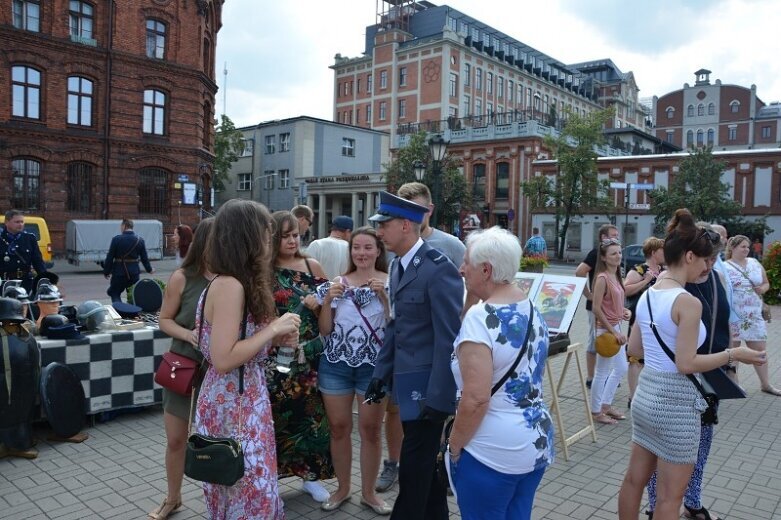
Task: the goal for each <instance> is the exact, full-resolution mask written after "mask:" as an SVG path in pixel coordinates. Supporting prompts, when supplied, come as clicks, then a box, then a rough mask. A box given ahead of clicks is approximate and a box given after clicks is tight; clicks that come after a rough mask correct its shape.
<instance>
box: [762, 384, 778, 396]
mask: <svg viewBox="0 0 781 520" xmlns="http://www.w3.org/2000/svg"><path fill="white" fill-rule="evenodd" d="M762 391H763V392H765V393H766V394H770V395H775V396H781V390H779V389H778V388H774V387H772V386H769V387H767V388H763V389H762Z"/></svg>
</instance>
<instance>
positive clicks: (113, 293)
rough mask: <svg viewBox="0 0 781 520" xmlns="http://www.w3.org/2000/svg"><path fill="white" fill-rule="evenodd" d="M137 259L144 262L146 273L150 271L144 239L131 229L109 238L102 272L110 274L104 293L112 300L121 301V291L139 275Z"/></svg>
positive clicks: (133, 282)
mask: <svg viewBox="0 0 781 520" xmlns="http://www.w3.org/2000/svg"><path fill="white" fill-rule="evenodd" d="M139 261H140V262H141V263H142V264H144V269H146V272H147V273H151V272H152V266H151V265H150V263H149V258H148V257H147V255H146V245H145V244H144V239H143V238H141V237H140V236H138V235H136V234H135V232H134V231H133V230H132V229H128V230H126V231H123V232H122V234H120V235H117V236H115V237H114V238H112V239H111V245H110V246H109V248H108V254H107V255H106V260H105V261H104V262H103V274H104V275H106V276H108V275H109V274H110V275H111V283H110V284H109V287H108V290H107V291H106V293H107V294H108V295H109V296H110V297H111V301H112V302H116V301H121V300H122V298H121V295H122V292H123V291H124V290H125V289H127V288H128V287H130V286H132V285H133V284H135V283H136V282H137V281H138V279H139V278H140V277H141V268H140V267H139V265H138V263H139Z"/></svg>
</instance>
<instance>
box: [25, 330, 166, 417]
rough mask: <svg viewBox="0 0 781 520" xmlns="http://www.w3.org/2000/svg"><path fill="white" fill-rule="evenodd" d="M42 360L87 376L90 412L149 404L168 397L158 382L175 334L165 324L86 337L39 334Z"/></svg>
mask: <svg viewBox="0 0 781 520" xmlns="http://www.w3.org/2000/svg"><path fill="white" fill-rule="evenodd" d="M38 344H39V345H40V347H41V365H42V366H46V365H48V364H49V363H51V362H54V361H56V362H58V363H62V364H64V365H67V366H68V367H69V368H70V369H71V370H73V371H74V372H75V373H76V375H77V376H78V377H79V379H81V384H82V385H83V386H84V395H85V396H86V398H87V399H86V403H85V408H86V409H85V412H86V413H87V414H95V413H98V412H103V411H107V410H116V409H119V408H128V407H133V406H146V405H151V404H155V403H160V402H162V400H163V390H162V388H161V387H160V386H159V385H157V384H155V382H154V376H155V369H156V368H157V366H158V365H159V364H160V359H161V357H162V355H163V353H164V352H167V351H168V348H169V347H170V345H171V338H169V337H168V336H166V335H165V334H164V333H163V332H162V331H161V330H160V329H157V328H151V327H147V328H144V329H138V330H130V331H118V332H111V333H107V334H90V335H89V336H87V337H86V338H84V339H76V340H48V339H40V338H39V339H38Z"/></svg>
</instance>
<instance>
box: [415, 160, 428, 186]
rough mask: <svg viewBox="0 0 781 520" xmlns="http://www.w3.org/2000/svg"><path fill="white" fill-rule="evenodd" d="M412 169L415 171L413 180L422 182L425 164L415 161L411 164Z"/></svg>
mask: <svg viewBox="0 0 781 520" xmlns="http://www.w3.org/2000/svg"><path fill="white" fill-rule="evenodd" d="M412 169H413V170H414V171H415V178H416V179H417V180H418V182H423V177H424V176H425V175H426V163H424V162H423V161H415V162H414V163H412Z"/></svg>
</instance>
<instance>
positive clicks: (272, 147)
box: [266, 135, 277, 154]
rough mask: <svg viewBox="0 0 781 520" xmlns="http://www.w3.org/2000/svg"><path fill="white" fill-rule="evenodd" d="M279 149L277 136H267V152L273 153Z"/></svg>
mask: <svg viewBox="0 0 781 520" xmlns="http://www.w3.org/2000/svg"><path fill="white" fill-rule="evenodd" d="M276 151H277V142H276V137H275V136H273V135H267V136H266V153H267V154H271V153H274V152H276Z"/></svg>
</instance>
